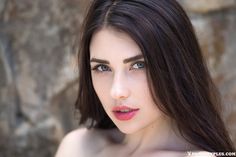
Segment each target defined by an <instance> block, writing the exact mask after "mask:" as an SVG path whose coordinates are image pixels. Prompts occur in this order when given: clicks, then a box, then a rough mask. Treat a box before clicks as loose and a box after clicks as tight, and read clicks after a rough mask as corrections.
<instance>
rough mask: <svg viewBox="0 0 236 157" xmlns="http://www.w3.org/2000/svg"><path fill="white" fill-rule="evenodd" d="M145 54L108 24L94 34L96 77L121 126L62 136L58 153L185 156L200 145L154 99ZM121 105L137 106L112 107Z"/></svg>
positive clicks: (61, 156) (69, 156) (66, 156)
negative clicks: (128, 113) (124, 111)
mask: <svg viewBox="0 0 236 157" xmlns="http://www.w3.org/2000/svg"><path fill="white" fill-rule="evenodd" d="M141 54H142V53H141V50H140V48H139V47H138V45H137V44H136V43H135V42H134V41H133V40H132V39H131V38H130V37H129V36H128V35H127V34H125V33H122V32H118V31H116V30H114V29H112V28H104V29H101V30H100V31H98V32H97V33H95V34H94V35H93V38H92V41H91V45H90V55H91V60H90V62H91V67H92V69H93V70H92V71H91V76H92V81H93V82H92V83H93V86H94V89H95V91H96V93H97V95H98V97H99V99H100V101H101V103H102V107H103V108H104V110H105V112H106V113H107V115H108V116H109V118H110V119H111V120H112V121H113V122H114V124H115V125H116V126H117V129H112V130H98V129H91V130H87V129H79V130H76V131H73V132H72V133H70V134H68V135H67V136H66V137H65V138H64V140H63V141H62V144H61V145H60V147H59V150H58V152H57V155H56V157H94V156H96V157H140V156H142V157H143V156H144V157H152V156H158V157H162V156H163V157H184V156H187V151H190V150H191V151H196V150H199V149H198V148H197V147H196V146H193V145H192V144H190V143H189V142H187V141H186V140H185V139H184V138H183V137H182V136H180V134H179V132H178V130H177V129H176V128H177V127H176V126H175V124H174V123H173V122H172V121H171V120H170V118H168V117H167V116H166V115H164V113H162V112H161V111H160V110H159V109H158V107H157V105H156V103H155V102H154V101H153V100H152V97H151V94H150V90H149V87H148V81H147V77H146V72H145V70H146V67H145V63H144V58H143V56H142V55H141ZM140 55H141V58H140V57H138V59H137V56H140ZM101 60H102V62H101ZM104 62H105V63H104ZM144 93H145V94H144ZM120 105H123V106H128V107H131V108H138V109H139V110H138V112H137V114H136V115H135V116H134V117H133V118H131V119H129V120H121V119H119V118H117V117H116V116H115V115H114V112H113V108H114V107H115V106H120Z"/></svg>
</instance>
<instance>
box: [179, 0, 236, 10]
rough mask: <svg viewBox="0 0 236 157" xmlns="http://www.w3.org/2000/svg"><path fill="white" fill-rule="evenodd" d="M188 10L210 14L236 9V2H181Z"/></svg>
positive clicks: (231, 0)
mask: <svg viewBox="0 0 236 157" xmlns="http://www.w3.org/2000/svg"><path fill="white" fill-rule="evenodd" d="M179 2H180V3H181V4H182V5H183V6H184V7H185V8H186V10H188V11H191V12H197V13H208V12H212V11H218V10H223V9H228V8H235V6H236V1H235V0H197V1H193V0H179Z"/></svg>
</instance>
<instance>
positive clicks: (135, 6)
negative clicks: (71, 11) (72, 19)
mask: <svg viewBox="0 0 236 157" xmlns="http://www.w3.org/2000/svg"><path fill="white" fill-rule="evenodd" d="M79 71H80V75H79V77H80V79H79V85H80V86H79V94H78V98H77V102H76V108H77V109H78V110H79V111H80V113H81V118H80V124H86V125H88V129H78V130H75V131H73V132H71V133H69V134H68V135H67V136H66V137H65V138H64V139H63V141H62V143H61V145H60V147H59V150H58V152H57V155H56V156H57V157H61V156H64V157H65V156H70V157H74V156H76V157H80V156H81V157H84V156H96V157H97V156H101V157H106V156H109V157H110V156H113V157H115V156H121V157H128V156H133V157H135V156H137V157H139V156H185V155H188V154H187V152H188V151H204V152H219V151H221V152H222V151H224V152H226V151H234V150H235V149H234V147H233V144H232V142H231V140H230V138H229V135H228V133H227V131H226V128H225V126H224V123H223V121H222V119H221V117H220V113H219V110H220V100H219V96H218V93H217V89H216V88H215V86H214V84H213V82H212V80H211V77H210V75H209V72H208V70H207V68H206V65H205V63H204V61H203V57H202V54H201V51H200V48H199V44H198V42H197V40H196V36H195V34H194V30H193V28H192V25H191V23H190V20H189V18H188V17H187V15H186V13H185V12H184V11H183V9H182V8H181V6H180V5H179V4H178V3H177V2H176V1H175V0H145V1H144V0H94V1H93V2H92V4H91V6H90V8H89V11H88V14H87V17H86V18H85V21H84V27H83V34H82V40H81V45H80V51H79ZM208 156H211V155H209V154H208Z"/></svg>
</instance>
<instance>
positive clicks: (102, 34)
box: [90, 28, 162, 134]
mask: <svg viewBox="0 0 236 157" xmlns="http://www.w3.org/2000/svg"><path fill="white" fill-rule="evenodd" d="M90 56H91V58H90V62H91V75H92V81H93V86H94V89H95V91H96V94H97V96H98V97H99V99H100V101H101V103H102V106H103V108H104V109H105V111H106V113H107V114H108V116H109V117H110V118H111V120H112V121H113V122H114V123H115V124H116V126H117V127H118V128H119V129H120V131H122V132H123V133H126V134H130V133H134V132H136V131H139V130H141V129H144V128H146V127H148V126H151V124H153V123H154V122H155V121H156V120H157V119H158V118H160V117H161V115H162V113H161V111H160V110H159V109H158V108H157V106H156V105H155V103H154V101H153V99H152V97H151V94H150V91H149V88H148V82H147V77H146V67H145V62H144V58H143V56H142V53H141V50H140V48H139V47H138V45H137V44H136V43H135V42H134V41H133V40H132V39H131V38H130V37H129V36H128V35H127V34H125V33H121V32H118V31H116V30H115V29H112V28H103V29H101V30H99V31H98V32H96V33H95V34H94V35H93V37H92V40H91V44H90Z"/></svg>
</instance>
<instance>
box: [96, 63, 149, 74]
mask: <svg viewBox="0 0 236 157" xmlns="http://www.w3.org/2000/svg"><path fill="white" fill-rule="evenodd" d="M137 64H142V66H143V67H140V68H133V67H134V65H137ZM102 66H104V67H105V68H107V69H108V70H104V71H102V70H99V68H100V67H102ZM144 68H145V62H144V61H138V62H135V63H133V64H132V65H131V68H130V70H140V69H144ZM92 70H93V71H95V72H98V73H103V72H107V71H111V69H110V68H109V67H108V66H107V65H105V64H98V65H96V66H94V67H93V68H92Z"/></svg>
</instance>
